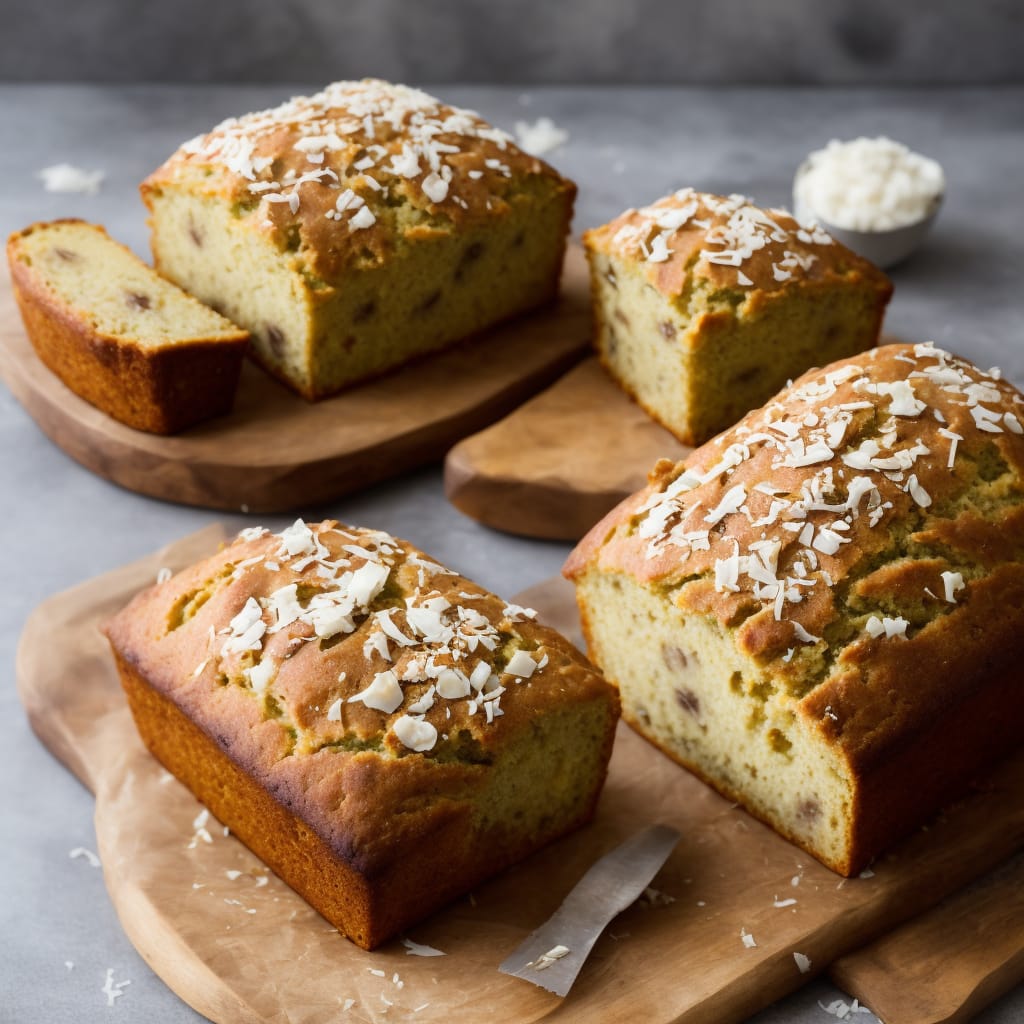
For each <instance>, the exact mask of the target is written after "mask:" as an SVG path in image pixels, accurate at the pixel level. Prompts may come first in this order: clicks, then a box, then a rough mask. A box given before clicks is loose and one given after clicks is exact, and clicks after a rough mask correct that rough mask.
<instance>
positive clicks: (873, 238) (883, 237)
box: [793, 164, 942, 267]
mask: <svg viewBox="0 0 1024 1024" xmlns="http://www.w3.org/2000/svg"><path fill="white" fill-rule="evenodd" d="M806 169H807V164H803V165H802V166H801V167H800V169H799V170H798V171H797V172H796V181H799V179H800V176H801V175H802V174H803V173H804V172H805V171H806ZM796 193H797V189H796V182H794V188H793V205H794V215H795V216H796V219H797V220H798V221H800V222H801V223H802V224H803V223H808V222H810V221H816V222H817V223H818V224H820V225H821V226H822V227H823V228H824V229H825V230H826V231H827V232H828V233H829V234H830V235H831V236H832V237H833V238H834V239H835V240H836V241H837V242H841V243H842V244H843V245H845V246H846V247H847V248H848V249H852V250H853V251H854V252H855V253H857V254H858V255H860V256H863V257H864V258H865V259H867V260H870V261H871V262H872V263H874V264H875V266H877V267H892V266H895V265H896V264H897V263H902V262H903V260H905V259H906V258H907V257H908V256H909V255H910V254H911V253H912V252H914V250H915V249H917V248H918V246H920V245H921V243H922V242H923V241H924V240H925V237H926V236H927V234H928V232H929V231H930V230H931V226H932V224H934V223H935V218H936V217H937V216H938V214H939V207H941V206H942V194H941V193H940V194H939V195H937V196H936V197H935V198H934V199H933V200H932V201H931V203H930V204H929V206H928V212H927V213H926V214H925V215H924V217H922V218H921V220H918V221H914V223H913V224H905V225H903V227H899V228H892V229H890V230H888V231H859V230H855V229H853V228H840V227H837V226H836V225H835V224H829V222H828V221H827V220H825V219H824V218H823V217H820V216H818V214H817V213H816V212H815V211H814V210H809V209H807V207H806V206H804V205H803V204H802V203H800V202H798V201H797V199H796Z"/></svg>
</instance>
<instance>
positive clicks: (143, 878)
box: [17, 528, 1024, 1024]
mask: <svg viewBox="0 0 1024 1024" xmlns="http://www.w3.org/2000/svg"><path fill="white" fill-rule="evenodd" d="M219 539H220V533H219V532H218V531H217V530H216V529H212V528H209V529H207V530H206V531H203V532H201V533H199V534H195V535H193V536H191V537H188V538H185V540H183V541H180V542H178V543H176V544H173V545H171V546H170V547H168V548H166V549H164V550H163V551H161V552H157V553H155V554H154V555H151V556H149V557H148V558H146V559H143V560H141V561H139V562H137V563H134V564H133V565H130V566H126V567H124V568H122V569H119V570H116V571H114V572H112V573H108V574H107V575H105V576H102V577H99V578H97V579H94V580H90V581H88V582H86V583H84V584H82V585H80V586H78V587H76V588H74V589H72V590H69V591H66V592H64V593H62V594H58V595H56V596H55V597H53V598H50V599H49V600H48V601H46V602H44V604H42V605H41V606H40V607H39V608H38V609H36V610H35V611H34V612H33V614H32V615H31V616H30V618H29V620H28V622H27V623H26V626H25V630H24V633H23V635H22V638H21V643H20V645H19V650H18V659H17V677H18V690H19V694H20V696H21V700H22V702H23V704H24V706H25V708H26V710H27V712H28V716H29V719H30V721H31V723H32V726H33V728H34V729H35V731H36V733H37V734H38V735H39V736H40V738H41V739H42V740H43V742H44V743H45V744H46V745H47V746H48V747H49V748H50V749H51V750H52V751H53V753H54V754H56V756H57V757H59V758H60V759H61V760H62V761H63V762H64V763H65V764H66V765H67V766H68V767H69V768H70V769H71V770H72V771H73V772H74V773H75V774H76V775H77V776H78V777H79V778H80V779H81V780H82V781H83V782H84V783H85V784H86V785H87V786H89V788H90V789H91V790H92V791H93V792H94V793H95V794H96V833H97V840H98V844H99V851H100V856H101V859H102V861H103V871H104V876H105V879H106V883H107V887H108V890H109V892H110V896H111V899H112V901H113V903H114V906H115V907H116V909H117V912H118V915H119V917H120V919H121V922H122V924H123V926H124V928H125V931H126V932H127V934H128V936H129V937H130V938H131V940H132V941H133V942H134V943H135V945H136V946H137V948H138V949H139V950H140V952H141V953H142V955H143V956H144V957H145V959H146V960H147V962H148V963H149V964H150V965H151V966H152V967H153V969H154V970H155V971H156V972H157V973H158V974H159V975H160V976H161V977H162V978H163V979H164V980H165V981H166V982H167V984H168V985H169V986H170V987H171V988H172V989H173V990H174V991H175V992H177V993H178V994H179V995H180V996H181V997H182V998H183V999H184V1000H186V1001H187V1002H188V1003H189V1004H191V1005H192V1006H193V1007H195V1008H196V1009H197V1010H198V1011H199V1012H200V1013H202V1014H205V1015H206V1016H207V1017H209V1018H210V1019H211V1020H213V1021H216V1022H224V1024H227V1022H229V1021H230V1022H236V1021H239V1020H245V1021H254V1022H267V1024H269V1022H275V1024H276V1022H280V1021H283V1020H288V1021H289V1022H291V1024H320V1022H324V1024H326V1022H329V1021H330V1022H334V1021H337V1020H344V1019H353V1020H361V1021H375V1022H376V1021H380V1022H382V1024H387V1022H388V1021H393V1020H395V1019H403V1020H404V1019H415V1020H416V1021H424V1022H437V1024H441V1022H443V1024H463V1022H465V1024H470V1022H472V1024H477V1022H478V1021H480V1020H482V1019H493V1020H501V1021H505V1022H510V1024H520V1022H523V1024H525V1022H534V1021H539V1020H547V1019H551V1020H555V1021H558V1020H564V1021H568V1020H573V1021H576V1020H586V1021H593V1022H596V1024H611V1022H613V1021H614V1022H618V1021H626V1020H642V1021H644V1022H645V1024H668V1022H674V1021H682V1022H687V1024H694V1022H700V1024H705V1022H706V1024H728V1022H730V1021H738V1020H742V1019H743V1018H745V1017H747V1016H748V1015H749V1014H751V1013H753V1012H755V1011H756V1010H757V1009H759V1008H760V1007H762V1006H765V1005H767V1004H768V1003H770V1002H772V1001H774V1000H776V999H778V998H779V997H781V996H783V995H785V994H786V993H788V992H791V991H792V990H794V989H796V988H797V987H799V986H800V985H802V984H803V983H804V982H805V981H807V980H808V979H809V978H811V977H813V976H814V975H815V974H817V973H818V972H821V971H824V970H825V969H826V968H827V967H828V965H829V964H830V963H831V962H832V961H834V960H835V959H836V958H837V957H839V956H840V955H842V954H843V953H846V952H848V951H850V950H852V949H854V948H856V947H858V946H860V945H862V944H863V943H864V942H865V941H866V940H868V939H870V938H872V937H873V936H875V935H878V934H880V933H882V932H884V931H886V930H887V929H889V928H891V927H892V926H893V925H895V924H897V923H898V922H900V921H903V920H905V919H907V918H909V917H911V916H912V915H915V914H917V913H919V912H921V911H922V910H924V909H926V908H927V907H929V906H931V905H933V904H935V903H936V902H937V901H938V900H939V899H941V898H942V897H943V896H944V895H945V894H947V893H949V892H951V891H953V890H955V889H957V888H958V887H960V886H962V885H964V884H965V883H966V882H968V881H970V880H971V879H973V878H975V877H977V876H978V875H979V874H981V873H983V872H985V871H987V870H989V869H990V868H991V867H993V866H994V865H996V864H998V863H999V862H1001V861H1002V860H1004V859H1005V858H1006V857H1007V856H1009V854H1010V853H1012V852H1013V851H1014V850H1016V849H1018V848H1019V847H1020V845H1021V843H1022V841H1024V751H1022V752H1021V754H1020V755H1019V756H1017V757H1016V758H1015V759H1013V760H1011V761H1009V762H1007V763H1006V764H1005V765H1004V766H1003V767H1002V768H1001V769H1000V771H999V772H998V773H997V774H996V775H995V776H994V777H993V778H992V779H991V780H990V781H989V783H988V784H987V785H986V786H985V787H983V788H981V789H979V790H978V791H977V792H975V793H974V794H972V796H971V797H970V798H969V799H967V800H964V801H962V802H960V803H959V804H957V805H955V806H954V807H951V808H950V809H948V811H947V812H946V813H945V814H943V815H942V816H941V817H940V818H939V819H938V820H936V821H935V822H933V823H932V824H931V826H930V827H929V829H928V830H922V831H920V832H919V833H917V834H916V835H914V836H913V837H911V838H910V839H909V840H908V841H907V842H905V843H904V844H903V845H902V846H901V847H899V848H898V849H897V850H895V851H893V852H892V853H891V854H889V855H887V856H886V857H884V858H882V859H881V860H880V861H879V862H878V863H877V864H876V865H875V866H874V875H873V876H872V877H870V878H856V879H850V880H843V879H840V878H839V877H838V876H836V875H834V874H832V873H831V872H830V871H828V870H827V869H826V868H824V867H822V866H821V865H819V864H818V863H817V862H816V861H813V860H811V859H810V858H808V857H807V856H806V855H805V854H803V853H801V852H800V851H799V850H797V849H796V848H795V847H793V846H791V845H790V844H788V843H786V842H785V841H783V840H782V839H780V838H779V837H778V836H776V835H775V834H774V833H773V832H771V831H770V830H769V829H767V828H766V827H764V826H763V825H761V824H760V823H758V822H756V821H754V820H753V819H751V818H750V817H748V816H747V815H746V814H745V813H744V812H743V811H741V810H739V809H738V808H736V807H735V806H734V805H732V804H730V803H729V802H727V801H725V800H723V799H722V798H721V797H719V796H717V795H716V794H715V793H713V792H712V791H711V790H710V789H709V788H708V787H706V786H704V785H703V784H701V783H700V782H699V781H697V780H696V779H695V778H694V777H693V776H691V775H689V774H688V773H687V772H685V771H683V770H682V769H680V768H679V767H678V766H677V765H675V764H674V763H673V762H671V761H669V760H668V759H667V758H666V757H664V756H663V755H661V754H660V753H659V752H658V751H656V750H655V749H654V748H653V747H651V746H649V745H648V744H647V743H645V742H644V741H642V740H641V739H640V738H639V737H638V736H637V735H636V734H635V733H633V732H632V731H631V730H630V729H628V728H625V727H620V730H619V734H618V738H617V741H616V747H615V753H614V755H613V758H612V763H611V768H610V772H609V778H608V784H607V786H606V788H605V791H604V794H603V796H602V798H601V802H600V805H599V809H598V814H597V817H596V819H595V821H594V822H593V824H592V825H590V826H589V827H587V828H585V829H583V830H581V831H580V832H578V833H576V834H575V835H573V836H570V837H568V838H566V839H564V840H562V841H561V842H559V843H556V844H554V845H553V846H551V847H549V848H548V849H546V850H544V851H541V852H540V853H538V854H536V855H535V856H533V857H531V858H530V859H529V860H528V861H526V862H524V863H523V864H522V865H520V866H519V867H517V868H515V869H513V870H511V871H509V872H506V873H505V874H504V875H502V876H501V877H500V878H498V879H496V880H494V881H493V882H491V883H489V884H488V885H486V886H483V887H481V888H480V889H478V890H477V891H476V892H475V893H474V894H473V895H472V896H471V897H470V898H467V899H463V900H460V901H458V902H456V903H454V904H453V905H451V906H450V907H449V908H448V909H446V910H444V911H442V912H441V913H438V914H436V915H434V916H433V917H432V918H430V919H429V920H428V921H426V922H424V923H423V924H422V925H420V926H419V927H417V928H416V929H414V931H413V934H412V935H411V938H412V939H414V940H415V941H417V942H420V943H426V944H428V945H430V946H433V947H435V948H437V949H440V950H442V951H444V953H445V954H446V955H445V956H441V957H431V958H421V957H418V956H410V955H408V954H407V953H406V951H405V949H404V948H403V946H402V945H401V944H400V943H398V942H393V943H390V944H388V945H387V946H385V947H383V948H382V949H381V950H378V951H376V952H374V953H367V952H365V951H363V950H360V949H358V948H357V947H355V946H354V945H352V944H351V943H349V942H348V941H347V940H345V939H343V938H342V937H341V936H339V935H338V933H337V932H336V931H335V930H334V929H333V928H331V927H329V926H328V925H327V923H326V922H325V921H324V920H323V919H322V918H321V917H319V916H318V915H317V914H316V913H315V912H314V911H313V910H311V909H310V908H309V907H308V906H307V905H306V904H305V903H304V902H303V901H302V900H301V899H300V898H299V897H298V896H296V895H295V894H294V893H292V891H291V890H290V889H288V888H287V887H286V886H285V885H284V884H283V883H281V882H280V881H279V880H277V879H276V878H275V877H274V876H272V875H269V873H268V872H267V870H266V868H265V867H263V865H261V864H260V862H259V861H258V860H257V859H256V858H255V857H254V856H253V855H252V854H250V853H249V852H248V851H247V850H246V849H245V847H243V846H242V845H241V844H240V843H239V842H237V841H236V840H235V839H234V838H233V837H231V836H229V835H226V834H225V833H224V831H223V830H222V829H221V828H220V827H218V826H217V824H216V823H215V822H213V821H212V820H206V819H204V817H203V815H202V809H201V808H200V806H199V805H198V804H197V803H196V801H195V799H194V798H193V797H192V796H191V795H190V794H189V793H188V792H187V791H186V790H185V789H184V787H182V786H180V785H179V784H178V783H177V782H176V781H174V780H173V779H172V777H171V776H169V775H168V774H167V773H166V772H164V771H163V770H162V769H161V768H160V766H159V765H158V764H157V763H156V762H155V761H154V760H153V759H152V758H151V757H150V756H149V754H148V753H147V752H146V750H145V749H144V748H143V746H142V744H141V742H140V741H139V739H138V737H137V735H136V732H135V729H134V727H133V724H132V720H131V716H130V713H129V711H128V708H127V706H126V703H125V701H124V698H123V696H122V693H121V690H120V687H119V685H118V682H117V678H116V673H115V670H114V666H113V663H112V660H111V657H110V654H109V652H108V650H107V649H106V646H105V641H104V640H103V638H102V637H101V635H100V634H99V632H98V626H99V624H100V623H101V622H102V621H103V620H104V619H105V618H106V617H107V616H109V615H110V614H112V613H113V612H114V611H115V610H117V609H118V608H120V607H121V606H122V605H123V604H124V603H125V602H126V601H127V600H128V598H129V597H130V596H131V595H132V594H133V593H135V592H136V591H137V590H138V589H140V588H141V587H143V586H146V585H148V584H149V583H150V582H151V581H152V580H153V579H154V578H155V575H156V573H157V570H158V569H159V568H160V567H163V566H168V567H171V568H175V569H176V568H180V567H182V566H184V565H186V564H189V563H191V562H192V561H194V560H196V559H197V558H199V557H201V556H202V555H204V554H206V553H208V552H209V551H211V550H212V549H213V548H215V547H216V545H217V543H218V541H219ZM569 597H570V595H569V594H568V593H567V591H566V589H565V585H563V583H562V581H557V582H556V583H555V585H554V586H545V587H544V588H543V589H542V590H538V591H534V592H532V593H529V594H527V595H525V598H526V599H527V600H534V601H535V603H536V604H538V605H540V606H541V612H542V615H544V616H545V617H547V618H549V619H550V620H552V621H564V622H565V623H566V624H567V625H568V626H569V627H571V626H572V618H573V611H572V603H571V600H567V598H569ZM653 821H660V822H665V823H667V824H671V825H674V826H676V827H677V828H679V829H680V830H681V832H682V836H683V839H682V841H681V842H680V844H679V846H678V847H677V848H676V850H675V852H674V853H673V855H672V857H671V858H670V860H669V861H668V863H667V864H666V866H665V868H664V869H663V870H662V871H661V873H660V874H659V875H658V877H657V878H656V879H655V881H654V886H655V887H656V889H657V890H658V891H659V892H661V893H663V894H665V896H667V897H669V898H670V899H671V900H673V902H668V901H667V900H657V901H656V902H655V903H654V904H653V905H646V906H645V905H641V904H637V905H635V906H634V907H632V908H631V909H629V910H628V911H626V912H625V913H624V914H622V915H620V916H619V917H618V918H617V919H616V920H615V921H614V922H613V923H612V924H611V926H610V927H609V929H608V931H607V932H606V933H605V935H604V936H603V937H602V938H601V940H600V941H599V942H598V944H597V946H596V947H595V949H594V951H593V953H592V954H591V957H590V959H589V960H588V962H587V964H586V965H585V967H584V969H583V971H582V973H581V975H580V977H579V979H578V981H577V983H576V986H575V987H574V988H573V990H572V992H571V993H570V995H569V996H568V997H567V998H566V1000H565V1001H564V1002H563V1001H561V1000H559V999H558V998H557V997H555V996H552V995H551V994H549V993H547V992H544V991H543V990H541V989H539V988H536V987H534V986H532V985H530V984H528V983H526V982H522V981H520V980H518V979H515V978H511V977H508V976H506V975H502V974H499V973H498V971H497V966H498V964H499V963H500V962H501V960H502V959H503V958H504V957H505V956H506V955H507V954H508V953H509V952H510V951H511V950H512V949H514V948H515V947H516V946H517V945H518V944H519V943H520V942H521V941H522V940H523V939H524V938H525V936H526V935H527V934H529V932H530V931H531V930H532V929H533V928H535V927H536V926H537V925H538V924H540V923H541V922H542V921H543V920H545V919H546V918H547V917H548V916H549V915H550V914H551V913H552V912H553V911H554V909H555V908H556V907H557V906H558V904H559V902H560V901H561V900H562V898H563V897H564V895H565V894H566V893H567V892H568V890H569V889H570V888H571V887H572V885H574V884H575V882H576V881H577V880H578V879H579V877H580V876H581V875H582V874H583V872H584V871H585V870H586V868H587V867H588V866H589V865H590V864H591V863H592V862H593V861H594V860H595V859H597V857H598V856H600V855H601V854H603V853H604V852H606V851H607V850H608V849H610V848H611V847H612V846H613V845H615V844H617V843H618V842H620V841H621V840H622V839H623V838H625V837H626V836H627V835H629V834H631V833H632V832H634V831H635V830H636V829H638V828H640V827H642V826H643V825H645V824H648V823H650V822H653ZM794 878H796V879H797V880H798V884H797V885H793V884H792V879H794ZM264 879H265V881H264ZM788 899H795V900H796V903H794V904H788V905H786V906H784V907H778V906H776V905H775V904H776V903H777V902H780V901H784V900H788ZM743 934H748V935H750V936H753V941H754V942H755V943H756V945H753V946H751V947H749V948H748V946H747V945H746V944H745V943H744V941H743V938H742V936H743ZM795 953H800V954H803V955H804V956H806V957H808V958H809V961H810V968H809V971H808V972H807V973H802V972H801V970H800V969H799V967H798V964H797V962H796V960H795V958H794V954H795ZM929 984H933V985H939V986H941V985H942V978H941V977H939V978H938V979H934V980H933V981H931V982H929ZM866 997H867V998H869V996H866ZM348 1000H352V1003H351V1004H349V1003H347V1001H348ZM346 1005H347V1006H348V1008H349V1011H350V1012H349V1013H348V1014H346V1010H345V1008H346ZM869 1005H870V1002H869ZM889 1024H901V1022H900V1021H899V1020H897V1019H892V1020H891V1021H890V1022H889Z"/></svg>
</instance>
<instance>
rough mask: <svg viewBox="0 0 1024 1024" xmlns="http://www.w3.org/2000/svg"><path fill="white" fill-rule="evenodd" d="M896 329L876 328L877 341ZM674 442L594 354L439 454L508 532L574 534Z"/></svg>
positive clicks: (675, 451)
mask: <svg viewBox="0 0 1024 1024" xmlns="http://www.w3.org/2000/svg"><path fill="white" fill-rule="evenodd" d="M899 340H900V339H898V338H894V337H891V336H889V335H883V336H882V338H880V339H879V344H880V345H891V344H893V343H895V342H897V341H899ZM691 451H693V449H692V448H689V447H687V446H686V445H683V444H680V442H679V441H677V440H676V439H675V437H673V436H672V434H670V433H669V432H668V431H667V430H666V429H665V428H664V427H662V426H661V425H660V424H658V423H656V422H655V421H654V420H652V419H651V418H650V417H649V416H648V415H647V414H646V413H645V412H644V411H643V409H641V408H640V406H639V405H637V404H636V403H635V402H634V401H632V400H631V399H630V398H629V396H628V395H626V393H625V392H624V391H623V390H622V389H621V388H620V387H619V386H618V385H617V384H615V383H614V381H612V379H611V378H610V377H609V376H608V374H607V373H605V372H604V370H602V369H601V365H600V363H599V362H598V361H597V358H596V357H591V358H589V359H586V360H584V361H583V362H581V363H579V365H577V366H576V367H574V368H573V369H572V370H570V371H569V372H568V373H566V374H565V376H564V377H562V378H560V379H559V380H557V381H556V382H555V383H554V384H552V385H551V386H550V387H549V388H547V389H546V390H545V391H543V392H541V393H540V394H539V395H537V396H536V397H534V398H532V399H531V400H530V401H528V402H526V403H525V404H523V405H521V406H519V407H518V408H516V409H515V410H514V411H513V412H512V413H510V414H509V415H508V416H506V417H505V418H504V419H502V420H499V421H497V422H496V423H493V424H492V425H491V426H489V427H487V428H486V429H484V430H482V431H480V433H478V434H473V435H472V436H471V437H467V438H465V439H464V440H462V441H460V442H459V443H458V444H457V445H455V447H454V448H452V449H451V451H450V452H449V453H448V455H447V457H446V459H445V466H444V480H445V492H446V494H447V495H448V500H449V501H451V503H452V504H453V505H455V507H456V508H458V509H459V510H460V511H462V512H465V514H466V515H468V516H471V517H472V518H473V519H477V520H479V521H480V522H482V523H485V524H486V525H487V526H493V527H494V528H495V529H498V530H505V531H507V532H508V533H516V534H521V535H523V536H527V537H543V538H546V539H549V540H569V541H577V540H579V539H580V537H582V536H583V535H584V534H585V533H586V532H587V530H589V529H590V527H591V526H593V525H594V523H596V522H597V521H598V520H599V519H600V518H601V517H602V516H603V515H605V513H606V512H609V511H611V509H613V508H614V507H615V506H616V505H617V504H618V503H619V502H620V501H622V500H623V499H624V498H627V497H629V495H631V494H633V493H634V492H635V491H638V490H639V489H640V488H641V487H643V486H644V485H645V484H646V483H647V474H648V473H649V472H650V470H651V469H652V468H653V466H654V464H655V463H656V462H657V461H658V459H672V460H673V461H677V460H679V459H684V458H686V456H687V455H689V454H690V452H691Z"/></svg>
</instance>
